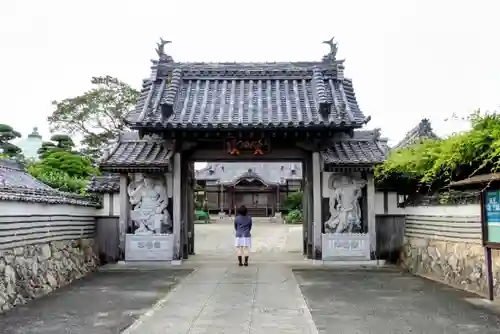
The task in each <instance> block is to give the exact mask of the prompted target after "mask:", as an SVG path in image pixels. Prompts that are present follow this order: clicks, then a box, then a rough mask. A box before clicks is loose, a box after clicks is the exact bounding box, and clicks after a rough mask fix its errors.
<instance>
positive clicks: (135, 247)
mask: <svg viewBox="0 0 500 334" xmlns="http://www.w3.org/2000/svg"><path fill="white" fill-rule="evenodd" d="M173 251H174V236H173V234H153V235H136V234H127V235H126V237H125V261H172V258H173Z"/></svg>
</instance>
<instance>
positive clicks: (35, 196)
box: [0, 159, 98, 206]
mask: <svg viewBox="0 0 500 334" xmlns="http://www.w3.org/2000/svg"><path fill="white" fill-rule="evenodd" d="M0 200H4V201H23V202H40V203H50V204H75V205H84V206H97V205H98V204H97V203H95V202H93V201H92V200H90V199H89V198H87V197H85V196H79V195H76V194H70V193H65V192H62V191H59V190H56V189H53V188H51V187H49V186H48V185H46V184H45V183H42V182H40V181H39V180H37V179H35V178H34V177H32V176H31V175H29V174H28V173H27V172H26V170H25V169H24V167H23V166H22V165H21V164H20V163H18V162H16V161H12V160H7V159H0Z"/></svg>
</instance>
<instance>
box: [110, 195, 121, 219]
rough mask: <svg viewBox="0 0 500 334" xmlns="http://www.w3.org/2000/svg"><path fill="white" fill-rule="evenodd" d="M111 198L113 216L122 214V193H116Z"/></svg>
mask: <svg viewBox="0 0 500 334" xmlns="http://www.w3.org/2000/svg"><path fill="white" fill-rule="evenodd" d="M111 197H112V198H111V199H110V200H111V201H112V202H113V216H119V215H120V193H114V194H113V195H112V196H111Z"/></svg>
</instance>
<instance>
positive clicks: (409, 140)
mask: <svg viewBox="0 0 500 334" xmlns="http://www.w3.org/2000/svg"><path fill="white" fill-rule="evenodd" d="M438 138H439V137H438V136H437V135H436V133H434V131H433V130H432V126H431V122H429V120H428V119H425V118H424V119H423V120H421V121H420V123H418V125H417V126H415V127H414V128H413V129H411V130H410V131H408V132H407V133H406V136H405V137H404V138H403V140H401V141H400V142H399V143H397V144H396V145H395V146H394V147H393V149H397V148H403V147H408V146H410V145H413V144H416V143H418V142H419V141H421V140H422V139H438Z"/></svg>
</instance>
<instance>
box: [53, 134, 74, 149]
mask: <svg viewBox="0 0 500 334" xmlns="http://www.w3.org/2000/svg"><path fill="white" fill-rule="evenodd" d="M50 140H52V141H53V142H55V143H56V147H57V148H59V149H61V150H63V151H71V150H72V149H73V148H74V147H75V143H74V142H73V139H71V137H70V136H68V135H63V134H55V135H53V136H52V137H50Z"/></svg>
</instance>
